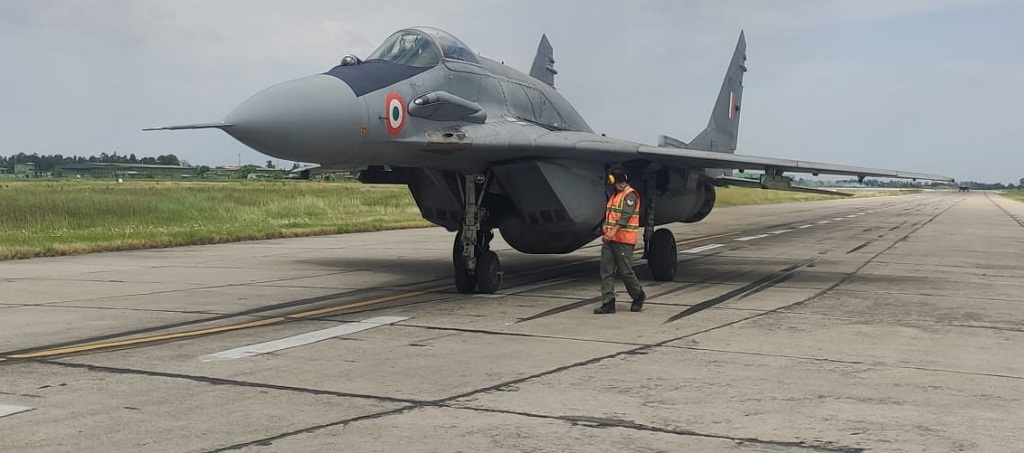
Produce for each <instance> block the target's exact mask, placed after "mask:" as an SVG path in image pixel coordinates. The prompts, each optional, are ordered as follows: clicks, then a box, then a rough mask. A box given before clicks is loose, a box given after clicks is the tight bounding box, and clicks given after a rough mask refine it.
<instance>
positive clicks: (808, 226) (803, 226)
mask: <svg viewBox="0 0 1024 453" xmlns="http://www.w3.org/2000/svg"><path fill="white" fill-rule="evenodd" d="M812 226H814V224H808V225H800V226H798V227H797V228H810V227H812Z"/></svg>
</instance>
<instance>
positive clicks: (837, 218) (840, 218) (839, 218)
mask: <svg viewBox="0 0 1024 453" xmlns="http://www.w3.org/2000/svg"><path fill="white" fill-rule="evenodd" d="M845 218H846V217H836V218H834V219H832V220H843V219H845Z"/></svg>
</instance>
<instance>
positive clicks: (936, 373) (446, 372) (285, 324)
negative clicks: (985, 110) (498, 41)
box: [0, 192, 1024, 453]
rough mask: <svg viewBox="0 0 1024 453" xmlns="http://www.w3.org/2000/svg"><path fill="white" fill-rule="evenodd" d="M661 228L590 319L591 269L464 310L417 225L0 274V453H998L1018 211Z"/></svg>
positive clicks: (514, 284)
mask: <svg viewBox="0 0 1024 453" xmlns="http://www.w3.org/2000/svg"><path fill="white" fill-rule="evenodd" d="M672 229H673V230H674V231H675V233H676V238H677V240H678V241H679V243H680V245H679V250H680V254H679V258H680V268H679V274H678V276H677V278H676V280H675V281H672V282H654V281H650V280H644V281H643V283H644V284H645V288H646V291H647V293H648V296H649V299H648V303H647V305H646V307H645V310H644V311H643V312H641V313H630V312H629V311H628V309H627V307H628V296H626V295H625V293H624V291H623V288H622V285H621V284H619V285H618V289H619V290H620V301H621V302H627V303H620V305H619V308H620V311H619V313H616V314H614V315H602V316H598V315H594V314H592V313H591V310H592V309H593V308H594V307H595V306H596V303H597V300H598V288H599V282H598V278H597V273H598V270H597V256H598V254H599V249H598V248H597V246H596V244H592V245H591V246H588V247H585V248H584V249H582V250H579V251H577V252H575V253H573V254H569V255H560V256H530V255H523V254H519V253H518V252H514V251H512V250H511V249H509V248H508V246H507V245H505V244H504V243H503V242H501V241H500V239H496V240H495V243H494V246H495V247H494V248H495V249H496V250H497V251H498V253H499V256H500V257H501V259H502V264H503V267H504V269H505V271H506V283H505V285H504V288H505V289H504V290H503V292H502V294H497V295H493V296H482V295H469V296H467V295H460V294H457V293H456V292H455V291H454V289H453V288H452V282H451V278H452V270H451V263H450V259H451V243H452V240H453V236H454V235H453V234H451V233H448V232H445V231H443V230H441V229H437V228H432V229H420V230H406V231H394V232H383V233H366V234H349V235H338V236H327V237H316V238H299V239H286V240H272V241H258V242H246V243H236V244H224V245H213V246H199V247H183V248H172V249H162V250H148V251H135V252H122V253H103V254H93V255H85V256H76V257H61V258H46V259H34V260H23V261H7V262H0V358H2V361H0V451H2V452H37V451H38V452H65V451H66V452H76V453H85V452H111V451H118V452H121V451H125V452H127V451H131V452H220V451H235V450H237V451H244V452H311V451H346V452H399V451H431V452H458V451H465V452H518V451H539V452H567V451H580V452H584V451H585V452H593V451H645V452H654V451H671V452H766V451H767V452H842V453H848V452H849V453H853V452H861V451H873V452H945V451H976V452H1019V451H1022V450H1024V430H1022V427H1024V425H1022V420H1024V401H1022V400H1024V204H1022V203H1017V202H1013V201H1010V200H1007V199H1003V198H1001V197H999V196H998V195H996V194H994V193H984V192H974V193H970V194H966V195H965V194H959V193H954V192H934V193H924V194H916V195H907V196H899V197H880V198H865V199H843V200H834V201H826V202H811V203H797V204H786V205H775V206H756V207H738V208H716V209H715V211H714V212H713V213H712V214H711V216H710V217H709V218H708V219H707V220H705V221H704V222H701V223H698V224H692V225H683V224H679V225H673V226H672ZM638 272H640V274H641V277H642V278H643V277H644V276H645V275H646V274H647V269H646V267H645V266H643V265H640V266H638Z"/></svg>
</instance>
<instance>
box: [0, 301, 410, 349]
mask: <svg viewBox="0 0 1024 453" xmlns="http://www.w3.org/2000/svg"><path fill="white" fill-rule="evenodd" d="M427 292H429V291H427V290H423V291H412V292H408V293H402V294H396V295H394V296H387V297H378V298H376V299H370V300H364V301H362V302H354V303H351V304H345V305H338V306H336V307H327V308H321V309H317V310H310V311H304V312H300V313H296V314H292V315H287V316H275V317H273V318H267V319H260V320H258V321H249V322H243V323H238V324H229V325H226V326H220V327H210V328H207V329H199V330H190V331H187V332H177V333H168V334H161V335H152V336H148V337H140V338H132V339H128V340H118V341H108V342H103V343H89V344H82V345H73V346H65V347H61V348H53V349H43V350H41V351H33V352H26V353H23V354H11V355H8V356H7V357H8V358H9V359H38V358H42V357H51V356H55V355H63V354H74V353H78V352H86V351H95V350H99V349H111V348H119V347H123V346H134V345H139V344H146V343H153V342H157V341H164V340H177V339H181V338H191V337H198V336H202V335H209V334H213V333H220V332H230V331H233V330H241V329H248V328H252V327H259V326H266V325H270V324H276V323H279V322H282V321H286V320H288V319H295V318H309V317H311V316H317V315H322V314H327V313H334V312H338V311H342V310H348V309H351V308H358V307H365V306H367V305H374V304H381V303H384V302H391V301H393V300H398V299H404V298H407V297H413V296H418V295H420V294H425V293H427ZM3 360H6V359H2V358H0V361H3Z"/></svg>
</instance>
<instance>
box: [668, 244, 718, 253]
mask: <svg viewBox="0 0 1024 453" xmlns="http://www.w3.org/2000/svg"><path fill="white" fill-rule="evenodd" d="M723 245H725V244H708V245H702V246H700V247H694V248H692V249H686V250H683V251H682V252H679V253H700V252H706V251H708V250H711V249H717V248H719V247H721V246H723Z"/></svg>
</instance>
